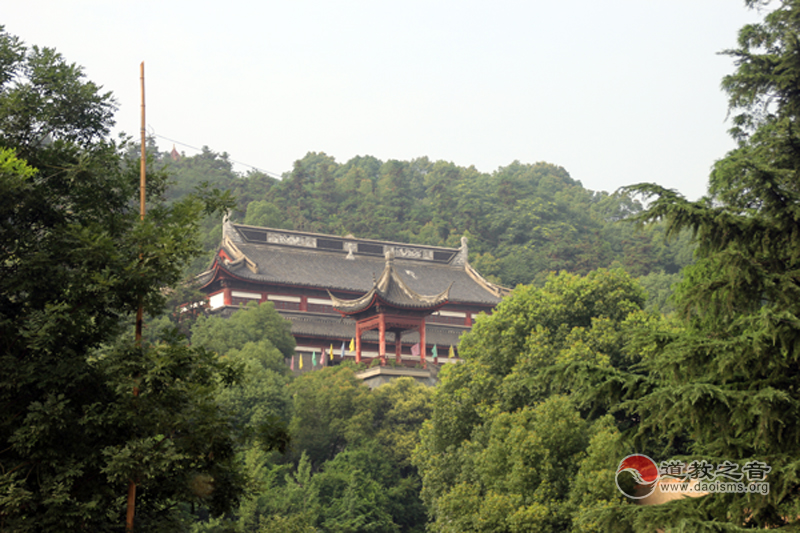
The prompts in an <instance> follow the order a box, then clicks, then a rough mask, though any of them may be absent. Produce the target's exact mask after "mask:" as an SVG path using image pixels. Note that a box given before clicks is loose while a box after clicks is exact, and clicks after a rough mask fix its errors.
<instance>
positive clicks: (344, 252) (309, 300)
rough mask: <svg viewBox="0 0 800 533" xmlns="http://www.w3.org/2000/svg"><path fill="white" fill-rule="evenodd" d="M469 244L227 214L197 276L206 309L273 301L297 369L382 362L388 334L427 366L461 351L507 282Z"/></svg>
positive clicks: (405, 358) (403, 353) (400, 357)
mask: <svg viewBox="0 0 800 533" xmlns="http://www.w3.org/2000/svg"><path fill="white" fill-rule="evenodd" d="M467 253H468V250H467V240H466V238H462V241H461V247H460V248H445V247H440V246H426V245H415V244H403V243H397V242H391V241H378V240H373V239H357V238H355V237H353V236H352V235H348V236H346V237H340V236H337V235H324V234H318V233H310V232H302V231H290V230H282V229H273V228H262V227H255V226H246V225H241V224H233V223H231V222H230V220H227V219H226V220H225V221H224V223H223V233H222V242H221V244H220V247H219V250H218V251H217V254H216V255H215V257H214V260H213V262H212V264H211V266H210V267H209V269H208V270H207V271H206V272H204V273H202V274H200V275H199V276H198V278H197V279H198V281H199V282H200V290H202V291H203V292H205V293H206V295H207V296H208V301H209V306H210V308H211V310H212V312H216V313H222V314H230V313H232V312H233V311H235V310H236V309H238V308H239V306H240V305H242V304H246V303H248V302H252V301H255V302H272V303H273V304H274V305H275V309H276V310H277V311H278V312H279V313H280V314H281V315H282V316H283V317H284V318H286V319H288V320H289V321H290V322H291V324H292V334H293V335H294V337H295V340H296V341H297V348H296V355H295V357H294V358H293V359H292V361H289V360H287V364H291V363H292V362H294V361H297V363H298V364H295V365H293V366H294V368H295V371H296V372H297V371H299V368H300V364H299V362H300V361H302V362H303V366H302V368H303V371H308V370H311V369H312V368H313V367H314V366H320V365H322V364H324V365H329V364H336V363H338V362H340V361H342V360H343V359H350V360H357V361H365V360H369V359H371V358H375V359H377V360H378V361H380V362H381V363H383V364H384V365H385V364H386V363H387V358H386V344H387V342H388V343H393V344H394V356H395V362H396V363H395V364H396V365H397V366H405V367H414V366H423V367H424V366H426V365H427V364H428V363H430V362H433V361H434V359H435V355H436V354H438V353H441V354H442V357H440V358H439V359H440V360H441V361H442V362H455V361H457V360H458V358H457V352H456V350H457V346H458V339H459V337H460V336H461V335H462V334H463V333H464V332H466V331H469V329H470V328H471V327H472V323H473V321H474V319H475V317H476V315H477V314H479V313H481V312H485V313H491V312H492V310H493V309H494V307H495V305H497V304H498V303H499V302H500V300H501V299H502V297H503V296H505V295H506V294H508V292H509V289H506V288H505V287H501V286H499V285H496V284H494V283H492V282H490V281H488V280H486V279H485V278H484V277H483V276H481V275H480V274H479V273H478V272H477V271H476V270H475V269H474V268H472V266H470V264H469V261H468V260H467ZM323 353H324V354H325V356H324V357H323ZM445 354H447V356H446V357H445ZM318 356H319V357H318ZM312 363H313V364H312ZM376 363H377V361H376Z"/></svg>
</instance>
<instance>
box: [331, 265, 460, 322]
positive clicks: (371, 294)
mask: <svg viewBox="0 0 800 533" xmlns="http://www.w3.org/2000/svg"><path fill="white" fill-rule="evenodd" d="M373 279H374V278H373ZM452 286H453V282H450V285H448V287H447V289H445V290H444V291H442V292H440V293H439V294H434V295H422V294H419V293H417V292H416V291H414V289H412V288H411V287H409V286H408V284H407V283H406V282H405V281H404V280H403V278H402V277H401V276H400V275H399V274H398V273H397V270H395V268H394V251H391V250H390V251H388V252H386V265H385V266H384V268H383V272H382V273H381V276H380V277H379V278H378V280H377V281H375V282H374V283H373V284H372V288H371V289H370V290H369V291H367V293H366V294H364V295H363V296H361V297H359V298H355V299H352V300H345V299H343V298H337V297H336V296H334V295H333V294H331V293H330V291H328V294H329V295H330V297H331V301H332V302H333V308H334V309H336V310H337V311H339V312H340V313H343V314H345V315H352V314H354V313H358V312H361V311H365V310H367V309H369V308H370V307H371V306H372V305H373V304H374V303H376V302H378V301H380V302H383V303H385V304H388V305H390V306H393V307H401V308H406V309H418V310H429V311H433V310H435V309H436V308H437V307H441V306H442V305H444V304H445V303H447V300H448V298H449V294H450V289H451V287H452Z"/></svg>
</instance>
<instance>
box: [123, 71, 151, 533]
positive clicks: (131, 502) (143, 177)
mask: <svg viewBox="0 0 800 533" xmlns="http://www.w3.org/2000/svg"><path fill="white" fill-rule="evenodd" d="M139 81H140V84H141V90H142V128H141V133H142V157H141V161H140V163H139V218H140V220H142V221H144V214H145V198H146V195H145V189H146V183H147V172H146V168H147V149H146V147H147V137H146V134H145V118H144V117H145V115H144V61H142V63H141V65H139ZM139 259H142V257H141V255H140V256H139ZM143 323H144V302H143V300H142V297H141V296H139V308H138V309H137V310H136V332H135V337H134V339H135V342H136V347H137V348H141V347H142V325H143ZM133 395H134V396H139V387H138V386H136V385H134V386H133ZM135 510H136V481H135V480H134V479H131V480H129V482H128V510H127V514H126V519H125V531H126V533H133V516H134V513H135Z"/></svg>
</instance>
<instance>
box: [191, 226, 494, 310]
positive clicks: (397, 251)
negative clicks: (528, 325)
mask: <svg viewBox="0 0 800 533" xmlns="http://www.w3.org/2000/svg"><path fill="white" fill-rule="evenodd" d="M467 251H468V250H467V243H466V239H462V246H461V248H445V247H439V246H425V245H412V244H404V243H396V242H390V241H377V240H371V239H357V238H355V237H352V236H347V237H340V236H336V235H324V234H318V233H309V232H300V231H289V230H280V229H272V228H261V227H255V226H245V225H241V224H233V223H231V222H230V221H228V220H226V221H225V222H224V223H223V238H222V245H221V247H220V251H219V253H218V256H217V258H216V259H215V261H214V263H213V264H212V267H211V268H210V269H209V270H207V271H206V272H204V273H203V274H200V276H198V280H199V281H200V284H201V286H206V285H208V284H210V283H211V282H213V281H214V280H215V279H217V277H218V276H219V275H220V274H225V275H228V276H230V277H233V278H237V279H241V280H244V281H251V282H256V283H270V284H278V285H285V286H295V287H311V288H320V289H327V290H329V291H333V292H338V293H340V294H341V293H342V292H344V293H351V294H354V295H364V294H365V293H368V292H370V291H372V290H373V288H374V287H375V284H376V282H375V279H376V278H377V277H378V276H380V277H381V278H383V274H382V273H383V272H384V271H385V270H386V265H385V254H386V253H387V252H392V253H394V256H395V258H394V260H393V272H392V273H391V275H390V276H389V277H390V278H391V280H392V283H390V284H389V285H388V286H387V293H386V297H387V298H389V299H390V300H392V301H396V302H398V303H402V302H404V301H406V304H408V305H412V301H413V300H414V299H415V298H422V299H423V300H424V298H425V297H424V296H422V295H436V296H439V295H441V294H442V293H444V292H446V291H447V289H448V287H450V289H449V293H448V296H449V301H450V302H451V303H455V302H458V303H466V304H470V303H472V304H478V305H492V306H493V305H496V304H497V303H498V302H499V301H500V299H501V298H502V296H505V295H506V294H507V293H508V292H509V289H506V288H505V287H501V286H499V285H496V284H494V283H491V282H490V281H488V280H486V279H485V278H483V277H482V276H481V275H480V274H479V273H478V272H477V271H475V269H474V268H472V267H471V266H470V265H469V263H468V261H467ZM411 293H413V294H414V295H415V296H412V295H411ZM404 298H406V299H407V300H404Z"/></svg>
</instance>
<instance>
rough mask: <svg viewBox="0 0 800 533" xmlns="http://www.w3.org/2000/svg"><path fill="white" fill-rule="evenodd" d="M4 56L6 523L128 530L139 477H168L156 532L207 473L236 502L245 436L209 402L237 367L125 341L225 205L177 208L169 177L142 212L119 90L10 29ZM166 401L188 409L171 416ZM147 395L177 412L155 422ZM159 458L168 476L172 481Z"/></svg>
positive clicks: (214, 488) (0, 506)
mask: <svg viewBox="0 0 800 533" xmlns="http://www.w3.org/2000/svg"><path fill="white" fill-rule="evenodd" d="M0 58H1V59H0V191H2V198H0V209H2V213H3V215H2V217H0V407H1V408H2V409H0V411H2V414H1V415H0V530H4V531H58V530H62V531H64V530H66V531H79V530H85V531H106V530H109V529H114V528H116V529H117V530H118V529H119V528H120V527H121V524H123V523H124V518H123V515H124V511H125V505H124V496H125V492H126V489H127V485H128V481H129V480H131V479H133V480H137V479H144V478H149V479H153V480H155V479H158V480H159V481H154V482H153V483H152V484H147V485H146V487H147V488H146V489H144V490H143V492H142V494H141V501H140V504H141V505H140V510H141V512H142V515H141V516H142V519H143V520H144V521H145V522H146V523H147V524H148V525H149V526H150V528H151V530H156V528H157V527H159V524H158V521H159V520H161V519H162V518H163V519H164V520H162V525H163V522H164V521H166V522H169V521H170V519H171V518H172V516H170V515H171V512H170V509H172V508H174V506H175V505H176V504H177V503H178V502H180V501H186V500H187V498H189V499H192V498H195V496H190V492H191V491H190V490H188V489H187V485H186V483H188V482H189V480H191V479H195V480H197V479H200V478H197V477H196V476H194V474H197V475H209V476H212V475H213V476H216V478H215V479H216V481H213V482H212V481H211V480H210V478H203V479H206V480H207V483H205V485H206V489H204V491H202V493H203V497H204V498H210V499H208V501H209V502H211V501H212V500H213V504H212V507H213V508H214V509H215V510H217V511H223V510H226V509H228V508H230V506H231V505H233V504H234V503H235V501H236V499H237V494H238V492H239V490H240V484H239V482H238V481H236V480H235V479H234V477H235V475H234V471H232V470H229V469H228V468H227V466H225V465H226V462H227V458H228V457H229V456H228V455H226V454H225V453H223V452H222V450H223V449H224V448H225V447H226V446H227V445H228V444H229V443H230V442H231V435H230V432H229V430H228V425H227V421H226V420H225V417H224V416H222V414H221V413H220V412H219V411H217V407H216V405H214V404H209V402H208V398H209V396H208V390H209V389H210V388H211V387H212V386H216V384H217V383H218V379H220V375H219V372H222V370H223V369H222V368H221V367H218V366H216V365H210V366H208V367H207V368H206V369H205V370H203V369H200V368H199V367H198V366H197V365H198V364H200V360H202V359H203V357H204V355H203V354H201V353H199V352H197V353H196V352H194V351H192V350H189V349H188V348H186V347H185V346H182V345H180V344H179V343H178V342H177V341H176V340H175V339H172V340H171V342H170V343H169V344H168V345H167V346H165V347H156V346H147V345H144V346H142V347H136V346H131V343H128V344H126V343H125V342H123V341H117V339H118V336H119V334H120V333H121V332H122V331H123V330H125V329H127V328H128V326H129V324H130V322H129V319H130V317H131V314H132V313H133V312H134V311H135V310H136V308H137V307H138V305H139V304H140V303H143V304H144V306H145V309H146V310H147V311H148V312H149V313H151V314H156V313H158V312H159V311H160V310H161V309H162V308H163V305H164V300H165V295H164V292H163V291H162V288H164V287H168V286H169V285H171V284H174V283H176V282H177V281H178V280H180V278H181V272H182V270H183V268H184V266H185V264H186V263H187V261H189V260H190V259H191V258H192V257H194V255H196V254H197V253H198V251H199V250H200V246H199V240H198V237H197V220H198V219H199V217H200V215H201V214H202V213H203V212H204V210H206V208H209V207H210V206H211V205H212V203H213V202H212V203H208V202H204V201H202V200H201V199H200V198H199V197H197V196H194V195H193V196H190V197H187V198H184V199H183V200H182V201H181V202H177V203H174V204H172V205H167V204H166V203H165V202H164V201H163V198H162V193H163V191H164V190H165V187H166V177H165V176H164V175H163V174H159V173H153V174H151V176H150V178H151V181H150V183H151V185H152V187H150V189H149V196H148V204H149V205H148V207H149V211H148V217H147V219H146V220H145V221H144V222H141V221H139V214H138V201H136V199H137V197H138V181H139V180H138V164H136V165H134V164H132V162H131V161H130V160H128V159H127V158H126V157H125V155H124V154H125V153H126V151H127V149H126V145H125V144H124V143H123V144H119V145H118V144H116V143H114V142H111V141H109V140H108V139H107V134H108V131H109V129H110V127H111V125H112V124H113V116H112V113H113V111H114V104H113V100H112V99H111V96H110V95H109V94H103V93H100V92H99V88H98V87H97V86H95V85H94V84H92V83H91V82H88V81H86V80H84V78H83V74H82V71H81V69H80V67H77V66H75V65H71V64H68V63H66V62H65V61H64V60H63V58H62V57H61V56H60V55H59V54H58V53H56V52H55V51H53V50H50V49H40V48H37V47H31V48H27V47H25V46H24V45H23V44H22V43H21V42H20V41H19V40H18V39H17V38H15V37H12V36H9V35H8V34H7V33H5V32H4V31H2V30H1V29H0ZM15 154H16V155H15ZM212 200H213V198H212ZM210 210H212V209H209V211H210ZM112 345H113V346H117V348H115V349H111V348H108V346H112ZM101 347H104V350H103V351H98V350H99V349H100V348H101ZM120 354H125V356H124V357H123V356H121V355H120ZM120 357H122V360H123V362H124V361H129V362H130V365H132V366H130V367H125V368H128V369H130V372H128V371H127V370H125V369H124V368H123V367H124V365H123V364H122V363H120V361H119V360H120ZM195 357H197V358H198V359H197V360H195ZM113 361H117V363H118V364H111V363H112V362H113ZM159 365H161V366H159ZM134 370H135V371H134ZM156 384H158V385H156ZM212 384H213V385H212ZM134 387H138V388H139V391H140V396H139V397H136V398H135V397H134V395H133V390H134ZM163 401H166V402H169V401H176V402H178V403H177V404H176V406H175V407H176V409H175V411H174V412H173V413H172V415H174V417H173V418H172V419H170V420H169V421H167V419H168V418H169V416H172V415H168V413H167V414H165V413H166V411H164V410H163V407H164V405H163V404H162V403H160V402H163ZM150 402H153V403H152V404H150ZM144 404H149V405H152V408H153V409H156V406H160V408H161V411H160V412H159V416H155V417H154V418H153V420H152V422H153V423H152V425H149V426H148V425H146V424H144V422H146V421H147V419H146V418H144V417H142V416H140V415H139V414H137V412H141V411H137V410H138V409H139V407H137V406H143V405H144ZM189 413H191V415H190V414H189ZM161 415H164V416H161ZM192 417H194V418H193V419H192V423H191V424H189V423H188V419H189V418H192ZM170 425H172V426H173V427H174V428H176V429H178V428H183V429H182V431H183V433H182V435H180V436H177V435H175V434H172V435H170V433H169V432H168V431H167V429H166V427H167V426H170ZM193 426H196V427H197V433H196V435H198V436H199V435H201V434H205V435H209V434H214V435H216V439H215V440H214V443H213V444H212V443H211V442H208V443H205V444H207V445H209V446H210V448H209V447H204V444H203V443H200V442H198V441H193V439H192V438H191V437H189V436H188V435H186V434H185V432H186V431H188V429H187V428H190V427H193ZM173 437H174V438H173ZM159 448H161V449H164V450H168V453H166V454H165V455H164V456H163V457H160V456H158V453H157V451H158V449H159ZM212 450H216V451H217V455H213V454H212V455H210V456H209V455H206V459H202V460H201V459H197V457H198V455H197V454H199V455H202V454H207V453H209V452H211V451H212ZM193 454H195V455H193ZM189 455H192V456H193V457H195V459H194V460H191V461H189V460H188V459H187V457H188V456H189ZM214 457H216V459H214ZM152 461H157V462H158V461H160V463H159V464H161V465H162V466H163V467H164V468H166V469H167V471H166V472H163V471H162V473H161V474H160V475H156V474H155V471H154V469H153V468H152V463H151V462H152ZM187 461H188V462H187ZM189 463H191V465H190V464H189ZM227 464H228V466H230V463H227ZM179 465H181V466H179ZM190 470H191V471H192V472H193V473H194V474H191V475H190V474H189V471H190ZM212 471H213V474H212ZM170 472H172V473H174V474H175V476H174V478H171V481H168V480H167V477H165V476H169V473H170ZM223 472H227V473H228V474H230V476H228V477H227V478H226V479H227V480H228V481H230V483H228V482H226V481H225V479H223V478H225V476H226V475H227V474H223ZM223 486H225V487H227V488H225V489H223V488H222V487H223ZM198 497H199V496H198ZM192 501H196V500H192ZM157 516H159V517H160V518H158V519H153V520H151V518H154V517H157ZM147 517H149V518H147Z"/></svg>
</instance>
